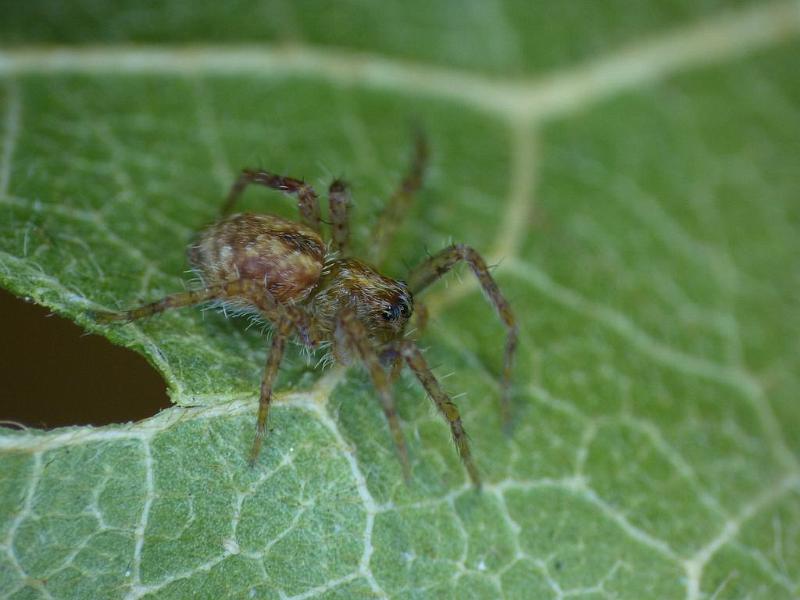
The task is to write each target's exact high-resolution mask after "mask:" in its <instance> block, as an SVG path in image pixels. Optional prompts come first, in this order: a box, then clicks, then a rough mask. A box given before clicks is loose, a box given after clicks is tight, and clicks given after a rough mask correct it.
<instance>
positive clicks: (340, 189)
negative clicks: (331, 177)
mask: <svg viewBox="0 0 800 600" xmlns="http://www.w3.org/2000/svg"><path fill="white" fill-rule="evenodd" d="M328 203H329V205H330V213H331V214H330V216H331V229H332V235H331V237H332V238H333V249H334V250H336V251H337V252H338V253H339V258H343V257H345V256H348V255H349V254H350V220H349V214H348V212H349V208H350V189H349V187H348V185H347V184H346V183H345V182H344V181H342V180H340V179H337V180H336V181H334V182H333V183H332V184H331V186H330V187H329V188H328Z"/></svg>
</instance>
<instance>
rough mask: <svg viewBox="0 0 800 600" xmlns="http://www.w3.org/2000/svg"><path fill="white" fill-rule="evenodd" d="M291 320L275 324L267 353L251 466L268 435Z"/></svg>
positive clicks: (279, 321) (254, 462)
mask: <svg viewBox="0 0 800 600" xmlns="http://www.w3.org/2000/svg"><path fill="white" fill-rule="evenodd" d="M293 326H294V323H292V321H291V319H290V318H288V317H286V316H285V317H281V318H279V319H278V321H277V322H275V331H274V332H273V334H272V344H271V345H270V349H269V352H268V353H267V363H266V364H265V365H264V375H263V376H262V378H261V390H260V393H259V397H258V419H257V421H256V436H255V438H254V439H253V448H252V449H251V450H250V460H249V463H250V466H251V467H252V466H254V465H255V464H256V460H257V459H258V454H259V453H260V452H261V445H262V444H263V443H264V437H265V436H266V435H267V417H268V416H269V406H270V402H271V401H272V384H273V383H274V381H275V377H277V375H278V370H279V369H280V366H281V360H283V353H284V350H285V349H286V341H287V340H288V339H289V335H290V334H291V332H292V327H293Z"/></svg>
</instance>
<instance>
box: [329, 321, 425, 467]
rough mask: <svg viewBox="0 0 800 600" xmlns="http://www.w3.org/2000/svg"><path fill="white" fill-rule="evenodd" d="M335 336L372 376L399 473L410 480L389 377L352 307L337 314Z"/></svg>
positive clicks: (406, 454)
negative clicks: (390, 434) (400, 469)
mask: <svg viewBox="0 0 800 600" xmlns="http://www.w3.org/2000/svg"><path fill="white" fill-rule="evenodd" d="M336 338H337V340H336V341H337V344H339V345H340V346H344V347H345V348H349V349H352V350H355V352H356V354H357V355H358V357H359V358H360V359H361V361H362V362H363V363H364V364H365V365H366V367H367V370H368V371H369V374H370V377H371V378H372V383H373V385H374V386H375V389H376V390H377V391H378V395H379V397H380V400H381V407H382V408H383V413H384V414H385V415H386V420H387V421H388V422H389V429H390V430H391V432H392V438H394V445H395V449H396V450H397V455H398V457H399V458H400V464H401V465H402V467H403V476H404V477H405V479H406V481H408V480H410V479H411V467H410V465H409V462H408V450H407V449H406V441H405V438H404V437H403V432H402V430H401V429H400V421H399V419H398V418H397V409H396V408H395V404H394V395H393V394H392V387H391V380H390V378H389V377H388V376H387V374H386V371H385V370H384V367H383V365H382V364H381V359H380V355H379V354H378V352H377V351H376V350H375V348H374V347H373V345H372V344H371V342H370V341H369V338H368V333H367V329H366V327H364V324H363V323H361V321H359V320H358V317H357V315H356V313H355V312H354V311H353V310H352V309H349V308H347V309H344V310H342V311H341V312H339V314H338V315H337V317H336Z"/></svg>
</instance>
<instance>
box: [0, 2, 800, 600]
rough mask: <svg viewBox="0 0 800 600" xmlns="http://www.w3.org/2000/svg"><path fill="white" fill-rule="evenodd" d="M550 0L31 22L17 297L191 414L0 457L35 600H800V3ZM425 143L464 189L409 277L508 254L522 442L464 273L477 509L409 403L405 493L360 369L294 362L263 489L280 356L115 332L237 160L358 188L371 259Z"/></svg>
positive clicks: (193, 329) (11, 266) (390, 269)
mask: <svg viewBox="0 0 800 600" xmlns="http://www.w3.org/2000/svg"><path fill="white" fill-rule="evenodd" d="M528 4H529V3H527V2H524V3H523V2H519V3H516V2H511V1H509V2H506V3H489V2H475V3H472V4H468V5H463V6H462V4H461V3H458V4H457V5H455V4H448V3H443V4H441V5H439V6H437V7H429V6H428V3H420V4H419V5H418V6H414V5H411V4H408V3H404V4H402V5H400V4H398V5H391V6H389V5H387V7H386V9H385V10H386V12H385V13H384V12H383V9H382V10H381V11H377V10H368V8H369V7H364V6H361V5H360V4H357V3H352V4H348V5H343V6H341V7H338V6H337V8H336V9H335V10H334V9H333V8H330V7H327V6H326V5H324V4H322V3H321V4H320V5H316V4H311V3H309V4H308V5H305V6H303V7H297V6H293V5H289V4H288V3H287V4H277V3H276V4H270V5H264V6H258V7H256V6H251V5H250V3H248V2H242V3H239V7H238V10H236V11H234V12H235V15H234V16H233V17H231V19H230V21H229V22H230V25H231V27H230V28H229V29H227V28H226V29H225V31H226V33H218V30H220V28H219V27H218V24H219V23H220V22H221V21H222V20H223V19H226V18H227V11H228V10H230V9H229V8H228V7H227V6H226V9H225V10H226V13H221V12H220V9H219V8H218V7H219V6H222V5H219V4H217V3H210V2H209V3H196V4H194V5H192V10H191V13H190V14H189V13H188V12H187V11H186V9H185V8H182V7H183V5H182V4H179V3H172V4H165V5H164V8H160V9H154V12H147V11H146V10H145V9H142V8H141V6H140V5H139V3H136V4H135V5H134V4H133V3H131V4H130V6H128V5H127V4H124V3H108V4H107V5H104V6H102V7H100V6H95V4H91V5H87V6H85V7H84V6H83V5H81V4H79V3H74V4H72V5H70V6H69V7H60V8H58V10H56V4H51V3H45V2H29V3H26V4H25V5H24V6H17V7H15V8H14V9H12V10H10V11H7V12H8V14H4V17H5V18H4V19H3V23H2V24H0V31H2V32H4V34H7V35H5V36H4V37H5V39H6V40H7V43H9V44H12V43H13V44H17V45H9V46H6V48H5V50H3V51H2V52H1V53H0V110H2V113H1V114H2V117H1V118H2V127H3V129H2V147H0V152H1V153H2V154H0V215H2V217H0V283H2V285H3V286H4V287H7V288H8V289H10V290H12V291H13V292H15V293H17V294H19V295H23V296H27V297H30V298H32V299H34V300H36V301H37V302H39V303H41V304H44V305H46V306H48V307H51V308H52V309H54V310H55V311H57V312H59V313H60V314H63V315H65V316H68V317H70V318H72V319H74V320H76V321H77V322H78V323H80V324H82V325H83V326H85V327H86V328H87V329H89V330H91V331H93V332H99V333H102V334H103V335H106V336H108V337H109V338H110V339H111V340H113V341H115V342H116V343H119V344H122V345H124V346H127V347H129V348H132V349H134V350H136V351H138V352H141V353H142V354H143V355H144V356H146V357H147V358H148V360H150V362H151V363H152V364H153V366H154V367H155V368H156V369H158V370H159V372H160V373H162V374H163V376H164V378H165V379H166V381H167V383H168V386H169V393H170V395H171V398H172V400H173V401H174V402H175V405H176V406H174V407H173V408H171V409H169V410H167V411H164V412H162V413H160V414H159V415H157V416H154V417H153V418H151V419H148V420H145V421H142V422H139V423H134V424H120V425H116V426H107V427H100V428H90V427H74V428H66V429H58V430H54V431H35V430H26V431H12V430H7V429H3V430H2V434H0V452H2V454H0V593H1V594H2V595H3V596H4V597H9V598H39V597H42V598H86V597H99V598H139V597H145V596H151V597H155V596H157V597H163V598H186V597H203V598H221V597H224V598H247V597H255V598H293V597H296V598H312V597H313V598H317V597H319V598H334V597H337V598H374V597H391V598H421V597H432V598H447V597H451V598H459V599H460V598H470V597H472V598H496V597H506V598H557V597H563V596H567V595H570V596H580V597H587V598H681V597H685V598H690V599H700V598H715V599H722V598H741V597H750V598H770V599H773V598H793V597H797V596H798V595H800V541H799V540H800V467H799V466H798V453H800V436H798V435H797V431H798V430H799V429H800V404H798V402H797V398H798V394H799V393H800V376H798V373H800V346H798V344H797V339H798V337H800V311H798V310H797V298H798V296H800V269H798V266H797V257H798V256H800V235H798V234H799V233H800V232H799V231H798V227H799V226H800V209H798V206H800V204H798V202H797V198H798V196H799V195H800V169H798V168H797V165H798V159H800V146H798V142H797V140H800V79H798V77H797V56H798V52H800V43H798V40H797V38H798V34H800V11H798V8H797V4H796V3H785V4H784V3H777V4H771V3H752V4H750V5H748V6H746V7H744V8H741V7H733V6H729V5H721V3H717V2H705V3H702V5H701V3H695V2H677V1H676V2H669V3H667V2H651V3H647V2H642V3H637V5H636V7H633V6H631V4H630V3H627V2H625V3H622V2H619V3H582V4H575V3H541V4H539V5H537V6H536V7H528ZM616 4H618V5H619V6H616ZM737 4H740V3H737ZM187 6H188V5H187ZM371 8H374V7H371ZM373 13H374V14H373ZM379 15H380V18H379ZM265 40H266V41H268V42H269V43H266V44H265V43H264V42H265ZM65 42H66V43H74V42H77V43H79V44H80V45H77V46H72V47H65V48H61V49H60V50H59V51H58V52H56V51H55V48H54V46H52V44H53V43H65ZM131 42H135V43H138V44H139V45H129V43H131ZM179 42H191V43H192V45H191V46H190V47H186V46H178V45H173V44H176V43H179ZM241 42H246V43H247V44H244V45H242V44H240V43H241ZM253 44H255V45H253ZM415 121H416V122H419V123H422V124H423V126H424V128H425V130H426V131H427V133H428V136H429V138H430V145H431V149H432V164H431V169H430V172H429V176H428V179H427V182H426V185H425V188H424V190H423V192H422V193H421V194H420V195H419V198H418V199H417V202H416V205H415V207H414V210H413V214H412V215H411V217H410V219H409V221H408V223H406V226H405V228H404V232H403V233H402V235H401V236H400V237H399V238H398V239H397V241H396V243H395V244H394V245H393V247H392V253H391V256H390V257H389V260H388V264H387V265H386V271H387V273H389V274H392V275H395V276H402V275H403V274H404V273H405V270H406V268H407V265H411V264H413V263H414V262H416V261H419V260H420V259H422V258H423V257H424V256H425V255H426V252H427V251H434V250H436V249H438V248H439V247H442V246H444V245H445V244H446V243H448V240H450V239H456V240H459V241H464V242H467V243H469V244H470V245H473V246H474V247H475V248H477V249H478V250H479V251H480V252H482V253H484V255H486V256H487V257H488V258H489V259H490V260H491V261H494V262H496V263H498V264H497V267H496V269H495V270H494V273H495V275H496V277H497V279H498V281H499V283H500V285H501V287H502V289H503V291H504V293H505V294H506V295H507V296H508V298H509V300H510V302H511V304H512V306H513V308H514V310H515V313H516V315H517V318H518V320H519V323H520V329H521V341H520V347H519V354H518V362H517V368H516V371H515V376H514V390H515V395H514V415H515V423H514V428H513V432H512V434H511V435H510V436H505V435H504V434H503V433H502V432H501V427H500V422H499V421H500V419H499V406H498V386H497V375H498V372H499V370H500V366H501V357H500V353H501V351H502V347H503V330H502V327H501V326H500V324H499V322H497V319H496V318H494V317H493V315H492V311H491V308H490V307H489V306H488V304H487V303H486V301H485V300H484V299H483V298H482V297H481V294H480V292H479V290H478V289H477V286H476V285H475V282H474V281H472V275H471V274H470V273H469V271H468V270H463V272H462V275H461V279H459V278H458V277H457V276H455V275H454V276H451V277H450V278H449V280H448V282H449V285H445V284H444V283H442V284H439V285H438V286H437V287H436V288H435V289H433V290H432V291H431V292H430V293H429V294H427V295H426V296H424V297H423V298H422V299H423V300H424V301H425V303H426V305H427V306H428V307H429V309H430V311H431V314H432V321H431V324H430V326H429V328H428V330H427V331H426V332H425V334H424V336H423V338H422V341H423V343H424V345H425V346H428V347H429V349H428V352H427V356H428V358H429V360H430V361H431V362H432V363H433V364H436V365H438V368H437V373H438V374H439V376H442V377H444V376H445V375H447V374H449V373H452V374H453V376H452V377H450V378H448V379H446V380H445V384H446V387H447V389H448V390H449V391H450V392H451V393H452V394H453V395H454V396H456V395H459V394H465V395H464V396H459V397H458V399H457V403H458V405H459V407H460V409H461V411H462V415H463V419H464V423H465V427H466V428H467V430H468V431H469V433H470V435H471V444H472V447H473V451H474V454H475V456H476V460H477V463H478V465H479V468H480V470H481V472H482V473H483V475H484V479H485V482H486V483H485V485H484V489H483V491H482V492H481V493H478V492H476V491H475V490H474V489H472V488H471V487H470V485H469V483H468V480H467V478H466V476H465V473H464V469H463V468H462V466H461V465H460V464H459V461H458V458H457V454H456V452H455V449H454V448H453V447H452V443H451V442H450V440H449V435H448V431H447V427H446V426H445V424H444V423H443V422H442V421H441V419H440V418H439V417H438V416H437V414H436V413H435V411H434V410H433V409H432V407H431V405H430V402H429V401H428V400H426V398H425V396H424V392H423V391H422V390H421V389H420V388H419V386H418V385H416V384H415V383H414V382H413V378H412V377H411V376H410V375H408V374H406V375H404V378H403V381H401V384H400V385H398V386H397V390H396V393H397V397H398V404H399V410H400V415H401V418H402V422H403V429H404V432H405V434H406V437H407V439H408V441H409V447H410V455H411V461H412V469H413V479H412V481H411V482H410V483H409V484H404V483H403V478H402V474H401V469H400V466H399V464H398V461H397V460H396V458H395V455H394V450H393V447H392V443H391V438H390V435H389V432H388V428H387V426H386V423H385V421H384V418H383V415H382V411H381V410H380V407H379V404H378V402H377V400H376V397H375V393H374V391H373V389H372V388H371V386H370V385H369V382H368V380H367V378H366V377H365V376H364V374H363V373H362V372H361V371H360V370H358V369H351V370H349V371H346V370H342V369H333V370H329V371H321V370H318V369H315V368H314V365H313V364H307V362H306V361H305V359H304V357H303V356H302V354H301V353H300V352H299V351H296V350H295V351H294V352H293V354H291V355H290V357H289V360H288V364H287V365H286V368H285V369H284V370H283V371H282V374H281V380H280V385H279V388H280V390H281V392H280V394H279V400H278V401H277V403H276V405H275V408H274V409H273V412H272V414H271V422H270V428H271V431H270V434H269V436H268V438H267V442H266V444H265V449H264V452H263V455H262V457H261V459H260V460H259V462H258V464H257V466H256V467H255V468H254V469H250V468H248V467H247V464H246V452H247V449H248V447H249V444H250V441H251V436H252V433H253V428H254V419H255V406H256V398H257V390H258V382H259V378H260V371H261V367H262V365H263V362H264V356H265V352H266V347H265V338H264V337H263V336H262V335H261V332H259V331H257V330H255V329H247V327H246V325H247V323H246V322H242V321H241V320H237V319H226V318H225V316H224V315H221V314H216V313H212V312H208V313H206V314H203V313H202V312H201V311H200V310H191V309H189V310H182V311H176V312H174V313H171V314H165V315H163V316H160V317H157V318H153V319H150V320H147V321H142V322H137V323H133V324H127V325H117V326H109V327H100V326H98V325H96V324H93V323H92V322H91V321H90V320H89V319H88V318H87V311H88V310H91V309H100V308H106V309H114V308H120V307H127V306H131V305H135V304H137V303H139V302H141V301H144V300H148V299H155V298H158V297H160V296H161V295H163V294H165V293H169V292H171V291H177V290H180V289H182V288H183V285H184V284H185V283H186V282H187V276H186V274H185V269H186V265H185V260H184V247H185V244H186V242H187V240H188V239H189V237H190V235H191V233H192V232H193V231H195V230H196V229H197V228H198V227H199V226H201V225H202V224H203V223H205V222H207V221H209V220H210V219H212V218H213V217H214V215H215V212H216V210H217V209H218V207H219V205H220V202H221V199H222V197H223V196H224V194H225V192H226V190H227V187H228V185H229V184H230V182H231V181H232V179H233V178H234V176H235V173H236V172H237V170H238V169H239V168H240V167H242V166H248V165H264V166H268V167H269V168H270V169H272V170H274V171H278V172H284V173H288V174H293V175H296V176H302V177H305V178H307V179H308V181H310V182H311V183H312V184H313V185H315V186H316V187H317V189H318V190H324V189H325V187H326V186H327V184H328V183H329V182H330V181H331V179H332V178H333V177H334V176H339V175H341V176H344V177H346V178H347V179H348V180H349V181H350V182H352V185H353V190H354V197H355V199H356V206H355V213H354V217H353V218H354V233H355V236H356V240H357V241H358V243H359V244H360V246H359V247H360V249H361V250H362V251H364V250H365V249H366V247H367V244H368V241H369V236H370V231H371V227H372V226H373V224H374V222H375V215H376V214H377V213H378V211H379V210H380V208H381V206H382V205H383V202H384V201H385V199H386V198H387V197H388V196H389V195H390V194H391V192H392V190H393V189H394V187H395V186H396V185H397V183H398V181H399V180H400V178H401V177H402V174H403V170H404V168H405V165H406V163H407V160H408V156H409V153H410V149H411V140H410V130H411V127H410V124H411V123H413V122H415ZM244 206H245V207H246V208H248V209H251V210H264V211H271V212H277V213H280V214H282V215H286V216H291V215H292V214H293V210H292V206H291V202H287V201H286V200H285V199H283V198H281V197H280V196H279V195H277V194H274V193H273V194H271V193H269V192H266V191H263V190H258V191H256V190H253V191H252V192H248V194H247V195H246V198H245V201H244ZM7 343H8V342H7ZM403 383H405V384H407V385H403ZM108 401H109V402H113V401H114V399H113V398H108Z"/></svg>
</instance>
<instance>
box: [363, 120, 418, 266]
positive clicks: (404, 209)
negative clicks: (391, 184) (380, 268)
mask: <svg viewBox="0 0 800 600" xmlns="http://www.w3.org/2000/svg"><path fill="white" fill-rule="evenodd" d="M427 165H428V141H427V139H426V138H425V135H424V134H423V133H422V131H421V130H417V131H416V133H415V136H414V154H413V156H412V158H411V164H410V165H409V169H408V172H407V173H406V175H405V177H403V180H402V182H400V185H399V186H398V188H397V189H396V190H395V192H394V193H393V194H392V196H391V197H390V198H389V202H388V203H387V204H386V206H385V208H384V209H383V211H382V212H381V214H380V216H379V217H378V222H377V223H376V225H375V229H374V232H375V233H374V235H373V236H372V238H373V240H375V243H374V244H373V245H372V251H371V254H370V260H371V261H372V262H373V263H374V264H380V263H381V262H382V261H383V258H384V255H385V254H386V250H387V248H388V247H389V245H390V244H391V242H392V239H393V238H394V234H395V232H396V231H397V228H398V226H399V225H400V223H401V222H402V221H403V219H404V218H405V216H406V215H407V214H408V210H409V208H410V207H411V201H412V200H413V199H414V194H415V193H416V192H417V190H419V188H420V186H421V185H422V178H423V177H424V175H425V169H426V167H427Z"/></svg>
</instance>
